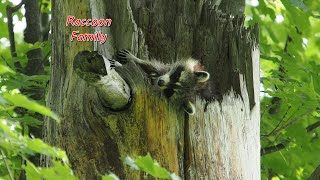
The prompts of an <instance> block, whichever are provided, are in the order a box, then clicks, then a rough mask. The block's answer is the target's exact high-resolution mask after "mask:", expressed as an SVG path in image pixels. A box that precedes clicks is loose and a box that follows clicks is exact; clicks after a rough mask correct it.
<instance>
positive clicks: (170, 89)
mask: <svg viewBox="0 0 320 180" xmlns="http://www.w3.org/2000/svg"><path fill="white" fill-rule="evenodd" d="M209 77H210V74H209V73H208V72H206V71H194V70H193V68H192V69H190V68H188V67H186V66H184V65H178V66H175V67H173V68H171V69H170V71H169V72H167V73H166V74H164V75H162V76H160V77H159V78H158V81H157V85H158V86H159V87H160V89H162V90H163V91H164V93H165V95H166V96H167V97H170V96H172V95H173V93H174V92H179V91H180V90H183V91H188V89H191V88H194V87H195V86H197V84H198V83H201V82H206V81H207V80H208V79H209ZM184 93H187V92H184Z"/></svg>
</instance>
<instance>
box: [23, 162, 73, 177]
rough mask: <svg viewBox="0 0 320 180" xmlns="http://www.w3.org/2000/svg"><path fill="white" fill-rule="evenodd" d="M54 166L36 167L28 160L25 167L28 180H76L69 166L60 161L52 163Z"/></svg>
mask: <svg viewBox="0 0 320 180" xmlns="http://www.w3.org/2000/svg"><path fill="white" fill-rule="evenodd" d="M52 164H53V166H52V167H50V168H40V167H36V166H35V165H34V164H32V163H31V162H30V161H28V160H27V164H26V166H25V167H24V169H25V171H26V177H27V179H32V180H37V179H39V180H41V179H46V180H69V179H70V180H76V179H78V178H76V177H75V176H74V175H73V172H72V170H71V169H70V167H69V166H68V165H65V164H62V163H61V162H60V161H54V160H53V161H52Z"/></svg>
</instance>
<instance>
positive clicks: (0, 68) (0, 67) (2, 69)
mask: <svg viewBox="0 0 320 180" xmlns="http://www.w3.org/2000/svg"><path fill="white" fill-rule="evenodd" d="M5 73H10V74H15V72H14V71H13V70H11V69H10V68H9V67H8V66H4V65H2V64H0V74H5Z"/></svg>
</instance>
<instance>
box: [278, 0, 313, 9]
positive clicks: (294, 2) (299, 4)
mask: <svg viewBox="0 0 320 180" xmlns="http://www.w3.org/2000/svg"><path fill="white" fill-rule="evenodd" d="M282 1H284V0H282ZM289 2H290V4H291V5H293V6H296V7H298V8H300V9H302V10H304V11H308V10H309V8H308V6H306V5H305V4H304V3H303V1H301V0H289Z"/></svg>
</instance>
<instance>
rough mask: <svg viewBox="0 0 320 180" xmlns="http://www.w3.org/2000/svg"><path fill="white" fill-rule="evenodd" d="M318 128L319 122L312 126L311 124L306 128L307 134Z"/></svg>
mask: <svg viewBox="0 0 320 180" xmlns="http://www.w3.org/2000/svg"><path fill="white" fill-rule="evenodd" d="M319 126H320V121H317V122H315V123H313V124H311V125H310V126H308V127H306V130H307V132H310V131H312V130H314V129H316V128H318V127H319Z"/></svg>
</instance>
